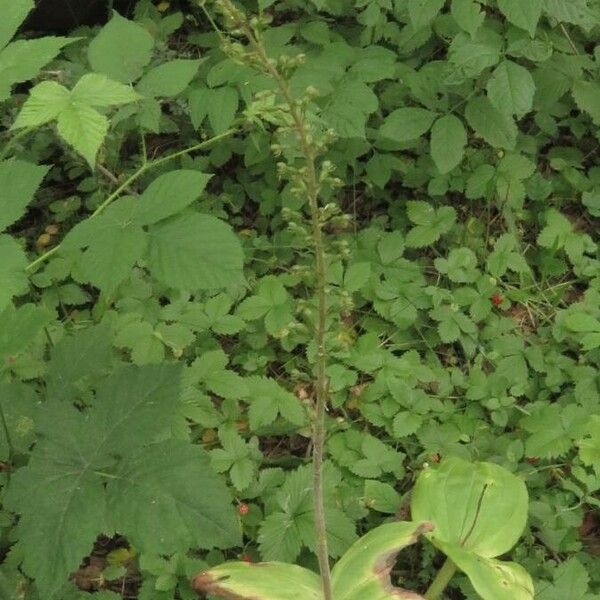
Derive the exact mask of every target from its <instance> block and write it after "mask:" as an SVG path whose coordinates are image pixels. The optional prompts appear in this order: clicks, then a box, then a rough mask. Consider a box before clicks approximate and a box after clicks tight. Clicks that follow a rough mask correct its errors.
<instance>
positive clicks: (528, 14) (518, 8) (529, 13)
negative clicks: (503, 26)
mask: <svg viewBox="0 0 600 600" xmlns="http://www.w3.org/2000/svg"><path fill="white" fill-rule="evenodd" d="M543 3H544V0H528V1H527V2H523V0H498V8H499V9H500V10H501V11H502V12H503V13H504V16H505V17H506V18H507V19H508V20H509V21H510V22H511V23H512V24H513V25H516V26H517V27H520V28H521V29H525V30H526V31H528V32H529V35H530V36H531V37H534V36H535V30H536V28H537V24H538V21H539V20H540V17H541V15H542V6H543Z"/></svg>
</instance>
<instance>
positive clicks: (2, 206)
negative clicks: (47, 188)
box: [0, 160, 48, 232]
mask: <svg viewBox="0 0 600 600" xmlns="http://www.w3.org/2000/svg"><path fill="white" fill-rule="evenodd" d="M47 172H48V167H46V166H37V165H33V164H31V163H28V162H25V161H22V160H11V161H3V162H0V190H2V195H0V232H1V231H4V230H5V229H6V228H7V227H8V226H9V225H12V224H13V223H14V222H15V221H17V220H19V219H20V218H21V217H22V216H23V215H24V214H25V209H26V207H27V205H28V204H29V203H30V202H31V201H32V200H33V195H34V194H35V192H36V190H37V189H38V187H39V185H40V183H42V179H44V177H45V176H46V173H47Z"/></svg>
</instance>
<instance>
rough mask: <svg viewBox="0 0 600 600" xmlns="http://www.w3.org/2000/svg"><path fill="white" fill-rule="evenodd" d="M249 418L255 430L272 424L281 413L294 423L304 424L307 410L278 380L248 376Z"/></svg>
mask: <svg viewBox="0 0 600 600" xmlns="http://www.w3.org/2000/svg"><path fill="white" fill-rule="evenodd" d="M246 383H247V385H248V392H249V400H248V403H249V405H250V407H249V409H248V418H249V423H250V427H251V428H252V429H253V430H256V429H259V428H260V427H263V426H265V425H270V424H271V423H273V421H275V419H276V418H277V417H278V415H281V416H282V417H284V418H285V419H287V420H288V421H289V422H290V423H293V424H294V425H298V426H300V425H303V424H304V422H305V420H306V413H305V410H304V408H303V406H302V404H301V402H300V400H299V399H298V398H297V397H296V396H295V395H294V394H292V393H291V392H288V391H287V390H285V389H284V388H282V387H281V386H280V385H279V384H278V383H277V382H276V381H274V380H272V379H268V378H266V377H248V378H247V379H246Z"/></svg>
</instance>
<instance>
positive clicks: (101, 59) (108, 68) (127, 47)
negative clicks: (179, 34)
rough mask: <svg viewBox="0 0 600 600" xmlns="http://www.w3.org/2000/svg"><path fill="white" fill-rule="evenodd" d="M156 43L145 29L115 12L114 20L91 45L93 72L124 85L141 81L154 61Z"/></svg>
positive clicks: (90, 56) (90, 58)
mask: <svg viewBox="0 0 600 600" xmlns="http://www.w3.org/2000/svg"><path fill="white" fill-rule="evenodd" d="M153 47H154V39H153V38H152V36H151V35H150V34H149V33H148V31H146V29H144V28H143V27H142V26H140V25H138V24H137V23H134V22H133V21H128V20H127V19H124V18H123V17H121V16H120V15H119V14H118V13H116V12H113V16H112V19H111V20H110V21H109V22H108V23H107V24H106V25H105V26H104V27H103V28H102V29H101V30H100V32H99V33H98V35H97V36H96V37H95V38H94V39H93V40H92V41H91V42H90V45H89V48H88V58H89V61H90V65H91V66H92V69H94V71H96V72H98V73H104V74H105V75H108V77H111V78H112V79H115V80H116V81H120V82H122V83H130V82H132V81H135V80H136V79H139V78H140V77H141V75H142V73H143V70H144V67H145V66H146V65H148V63H149V62H150V60H151V59H152V49H153Z"/></svg>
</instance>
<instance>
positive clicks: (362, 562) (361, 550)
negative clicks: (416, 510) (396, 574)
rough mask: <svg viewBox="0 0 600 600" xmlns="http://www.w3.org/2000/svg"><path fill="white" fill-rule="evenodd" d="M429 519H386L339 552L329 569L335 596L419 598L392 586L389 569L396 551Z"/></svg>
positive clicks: (347, 599) (343, 599)
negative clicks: (416, 520) (419, 520)
mask: <svg viewBox="0 0 600 600" xmlns="http://www.w3.org/2000/svg"><path fill="white" fill-rule="evenodd" d="M432 529H433V525H432V524H431V523H427V522H424V523H404V522H400V523H399V522H396V523H386V524H385V525H381V526H380V527H377V528H376V529H373V530H371V531H369V533H367V534H366V535H364V536H363V537H361V538H360V539H359V540H358V541H356V542H355V543H354V544H353V545H352V546H351V548H350V549H349V550H348V551H347V552H346V553H345V554H344V556H342V558H341V559H340V560H339V562H338V563H337V564H336V565H335V567H334V568H333V571H332V586H333V595H334V598H335V600H366V599H367V598H368V599H369V600H418V599H420V598H421V596H419V595H418V594H416V593H414V592H411V591H409V590H403V589H400V588H397V587H394V586H393V585H392V583H391V581H390V572H391V570H392V568H393V566H394V563H395V561H396V557H397V556H398V553H399V552H400V551H401V550H402V549H403V548H405V547H406V546H409V545H410V544H414V543H415V542H416V541H417V539H418V537H419V535H421V534H422V533H426V532H428V531H431V530H432Z"/></svg>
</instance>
